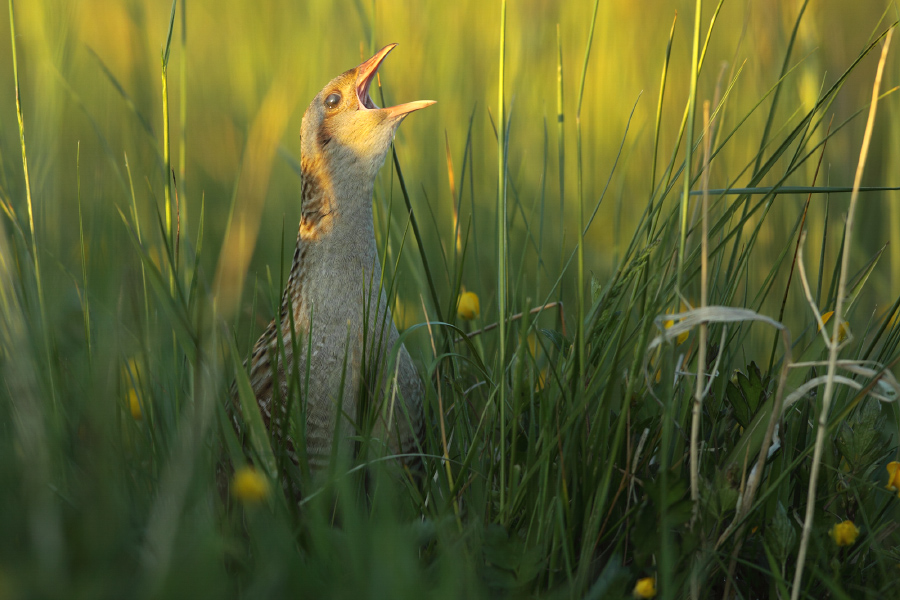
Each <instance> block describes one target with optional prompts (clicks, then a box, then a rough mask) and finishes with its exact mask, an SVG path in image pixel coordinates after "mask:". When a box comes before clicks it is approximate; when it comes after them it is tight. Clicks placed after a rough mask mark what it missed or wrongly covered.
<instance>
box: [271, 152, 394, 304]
mask: <svg viewBox="0 0 900 600" xmlns="http://www.w3.org/2000/svg"><path fill="white" fill-rule="evenodd" d="M301 167H302V171H301V180H302V192H301V194H302V198H301V216H300V227H299V231H298V232H297V247H296V249H295V251H294V257H293V263H292V265H291V273H290V277H289V280H288V281H289V283H288V287H289V288H291V286H292V285H294V284H296V283H297V282H299V281H300V279H304V280H306V281H307V282H308V281H309V278H312V279H313V280H314V281H315V282H316V283H315V287H316V288H317V289H318V290H319V291H321V290H322V289H323V288H324V289H328V288H330V287H331V286H333V285H335V286H342V285H343V286H347V285H350V286H351V287H353V284H354V282H355V280H356V279H358V280H359V282H360V283H362V281H363V277H364V275H363V274H364V273H370V270H371V269H372V268H377V265H378V252H377V249H376V247H375V230H374V225H373V222H372V192H373V190H374V185H375V182H374V180H373V179H371V178H368V177H347V176H343V177H342V176H339V175H338V174H336V173H333V172H332V171H331V170H329V169H328V168H323V165H322V164H321V163H316V162H315V161H302V162H301ZM301 275H303V277H302V278H301ZM307 285H309V284H308V283H307ZM285 291H286V293H285V297H284V301H289V299H290V297H291V296H292V295H293V294H290V293H289V290H285ZM310 291H311V290H310ZM346 291H347V292H350V290H349V289H347V290H346Z"/></svg>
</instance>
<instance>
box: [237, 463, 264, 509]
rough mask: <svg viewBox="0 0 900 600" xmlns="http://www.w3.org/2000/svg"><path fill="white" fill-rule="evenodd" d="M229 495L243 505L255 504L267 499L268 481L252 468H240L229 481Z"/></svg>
mask: <svg viewBox="0 0 900 600" xmlns="http://www.w3.org/2000/svg"><path fill="white" fill-rule="evenodd" d="M231 493H232V494H233V495H234V497H235V498H237V499H238V500H240V501H241V502H244V503H245V504H256V503H258V502H262V501H263V500H265V499H266V498H268V497H269V480H268V479H266V476H265V475H263V474H262V473H260V472H259V471H257V470H256V469H254V468H253V467H241V468H240V469H238V470H237V471H235V473H234V478H233V479H232V480H231Z"/></svg>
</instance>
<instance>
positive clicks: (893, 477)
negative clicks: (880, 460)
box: [884, 461, 900, 498]
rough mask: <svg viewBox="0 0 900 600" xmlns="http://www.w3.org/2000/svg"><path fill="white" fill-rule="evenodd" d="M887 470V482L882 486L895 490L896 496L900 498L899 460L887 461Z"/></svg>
mask: <svg viewBox="0 0 900 600" xmlns="http://www.w3.org/2000/svg"><path fill="white" fill-rule="evenodd" d="M887 472H888V482H887V485H886V486H884V487H886V488H887V489H889V490H891V491H892V492H897V497H898V498H900V462H897V461H894V462H890V463H888V466H887Z"/></svg>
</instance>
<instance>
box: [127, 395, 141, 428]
mask: <svg viewBox="0 0 900 600" xmlns="http://www.w3.org/2000/svg"><path fill="white" fill-rule="evenodd" d="M128 408H130V409H131V416H132V417H133V418H134V420H135V421H140V420H141V419H143V418H144V413H142V412H141V402H140V400H138V394H137V392H136V391H135V390H134V388H128Z"/></svg>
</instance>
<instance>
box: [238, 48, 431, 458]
mask: <svg viewBox="0 0 900 600" xmlns="http://www.w3.org/2000/svg"><path fill="white" fill-rule="evenodd" d="M396 45H397V44H389V45H387V46H385V47H384V48H382V49H381V50H379V51H378V52H377V53H376V54H375V55H374V56H372V57H371V58H370V59H368V60H366V61H365V62H363V63H362V64H360V65H359V66H357V67H355V68H353V69H350V70H348V71H346V72H344V73H343V74H341V75H339V76H337V77H335V78H334V79H332V80H331V81H330V82H328V84H327V85H326V86H325V87H323V88H322V90H321V91H320V92H319V93H318V94H317V95H316V97H315V98H314V99H313V100H312V102H311V103H310V104H309V107H308V108H307V109H306V112H305V113H304V115H303V120H302V123H301V128H300V147H301V148H300V166H301V194H300V195H301V202H300V207H301V216H300V225H299V228H298V232H297V244H296V247H295V249H294V255H293V260H292V262H291V269H290V275H289V277H288V281H287V285H286V287H285V289H284V293H283V295H282V298H281V306H280V311H281V312H280V315H279V319H277V320H272V322H271V323H270V324H269V326H268V328H267V329H266V331H265V332H264V333H263V334H262V336H260V338H259V340H258V341H257V342H256V344H255V345H254V347H253V351H252V353H251V355H250V358H249V367H248V369H249V378H250V385H251V387H252V389H253V393H254V395H255V397H256V401H257V403H258V406H259V409H260V413H261V415H262V418H263V422H264V423H265V425H266V427H267V428H268V429H269V430H270V431H271V432H272V434H273V436H274V437H275V438H276V439H280V440H281V442H282V443H283V444H284V447H285V448H286V450H287V454H288V456H289V457H290V458H291V459H292V460H293V461H294V463H295V464H299V458H298V450H299V448H298V447H297V445H296V444H295V442H296V440H293V439H291V437H290V435H288V431H287V429H286V428H285V427H284V424H285V423H287V414H286V411H287V398H288V388H289V381H290V379H291V376H292V371H293V369H294V368H295V367H294V365H296V368H297V369H298V371H299V378H296V379H295V380H299V382H300V386H299V387H300V400H301V402H302V403H303V406H304V407H305V411H304V412H305V420H306V422H305V435H304V438H305V448H303V450H304V451H305V456H306V460H307V461H308V465H309V470H310V472H311V473H313V474H316V473H321V472H323V471H325V470H326V469H327V468H328V467H329V465H333V464H337V463H336V461H337V460H338V458H339V456H335V454H342V455H343V457H346V456H347V454H348V452H352V447H353V440H354V439H358V438H357V437H356V436H359V435H360V434H361V433H362V428H363V424H362V423H359V422H358V420H359V419H358V418H357V417H358V415H361V414H363V413H364V411H363V410H360V409H361V408H362V407H363V404H362V403H364V402H375V403H376V405H375V407H376V411H375V413H374V414H376V415H377V416H376V418H375V420H374V423H373V424H372V425H371V432H372V439H373V440H380V442H381V443H382V445H383V446H384V447H385V449H386V450H388V451H389V452H390V453H391V454H393V455H399V456H401V457H402V456H404V455H406V456H409V455H410V454H414V453H418V452H419V450H418V448H419V447H420V446H419V443H420V441H421V439H422V436H423V431H424V418H423V397H424V386H423V384H422V380H421V378H420V377H419V374H418V371H417V370H416V367H415V365H414V364H413V361H412V358H411V357H410V354H409V352H408V351H407V349H406V347H405V346H404V345H403V344H402V343H400V342H399V339H398V338H399V334H398V331H397V327H396V325H395V324H394V320H393V316H392V314H391V310H390V307H389V305H388V300H387V294H386V292H385V290H384V286H383V285H380V282H381V273H382V269H381V262H380V260H379V255H378V249H377V246H376V243H375V229H374V222H373V214H372V196H373V192H374V188H375V177H376V175H377V173H378V171H379V169H380V168H381V166H382V165H383V163H384V161H385V157H386V156H387V153H388V151H389V149H390V146H391V143H392V141H393V139H394V135H395V133H396V131H397V128H398V126H399V125H400V123H401V122H402V121H403V120H404V119H405V118H406V117H407V116H408V115H409V114H410V113H412V112H414V111H417V110H420V109H422V108H425V107H427V106H431V105H432V104H434V103H435V102H434V101H432V100H418V101H414V102H408V103H405V104H399V105H397V106H391V107H387V108H379V107H378V106H376V105H375V103H374V102H373V101H372V98H371V96H370V95H369V89H370V86H371V84H372V81H373V80H374V79H375V76H376V73H377V71H378V67H379V66H380V65H381V63H382V61H383V60H384V59H385V57H387V55H388V53H390V51H391V50H393V49H394V47H396ZM292 324H293V327H294V330H293V332H292V330H291V327H292ZM279 327H280V329H281V339H282V340H283V348H284V354H282V352H281V351H280V350H279V347H278V338H279V335H278V330H279ZM292 334H293V335H292ZM291 340H296V342H297V343H296V347H297V349H298V354H299V356H296V357H295V356H294V351H293V348H294V346H295V345H294V344H292V343H291ZM398 345H399V347H398V348H397V346H398ZM395 348H396V350H395ZM392 352H396V361H395V362H394V363H393V365H394V366H393V367H390V371H391V372H390V373H388V372H386V370H387V369H388V366H387V365H388V362H389V357H390V356H391V354H392ZM246 366H247V364H246V363H245V367H246ZM307 374H308V375H307ZM276 391H277V393H276ZM232 399H233V404H234V406H235V420H236V425H237V426H238V427H239V428H240V423H239V420H240V405H239V403H238V402H237V401H236V393H235V392H234V390H233V392H232ZM301 414H303V413H301ZM335 436H336V437H337V439H335ZM335 448H337V449H338V451H337V453H335V452H334V449H335ZM400 460H401V461H403V459H402V458H401V459H400ZM413 463H414V461H412V460H411V461H408V463H407V465H409V464H413Z"/></svg>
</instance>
